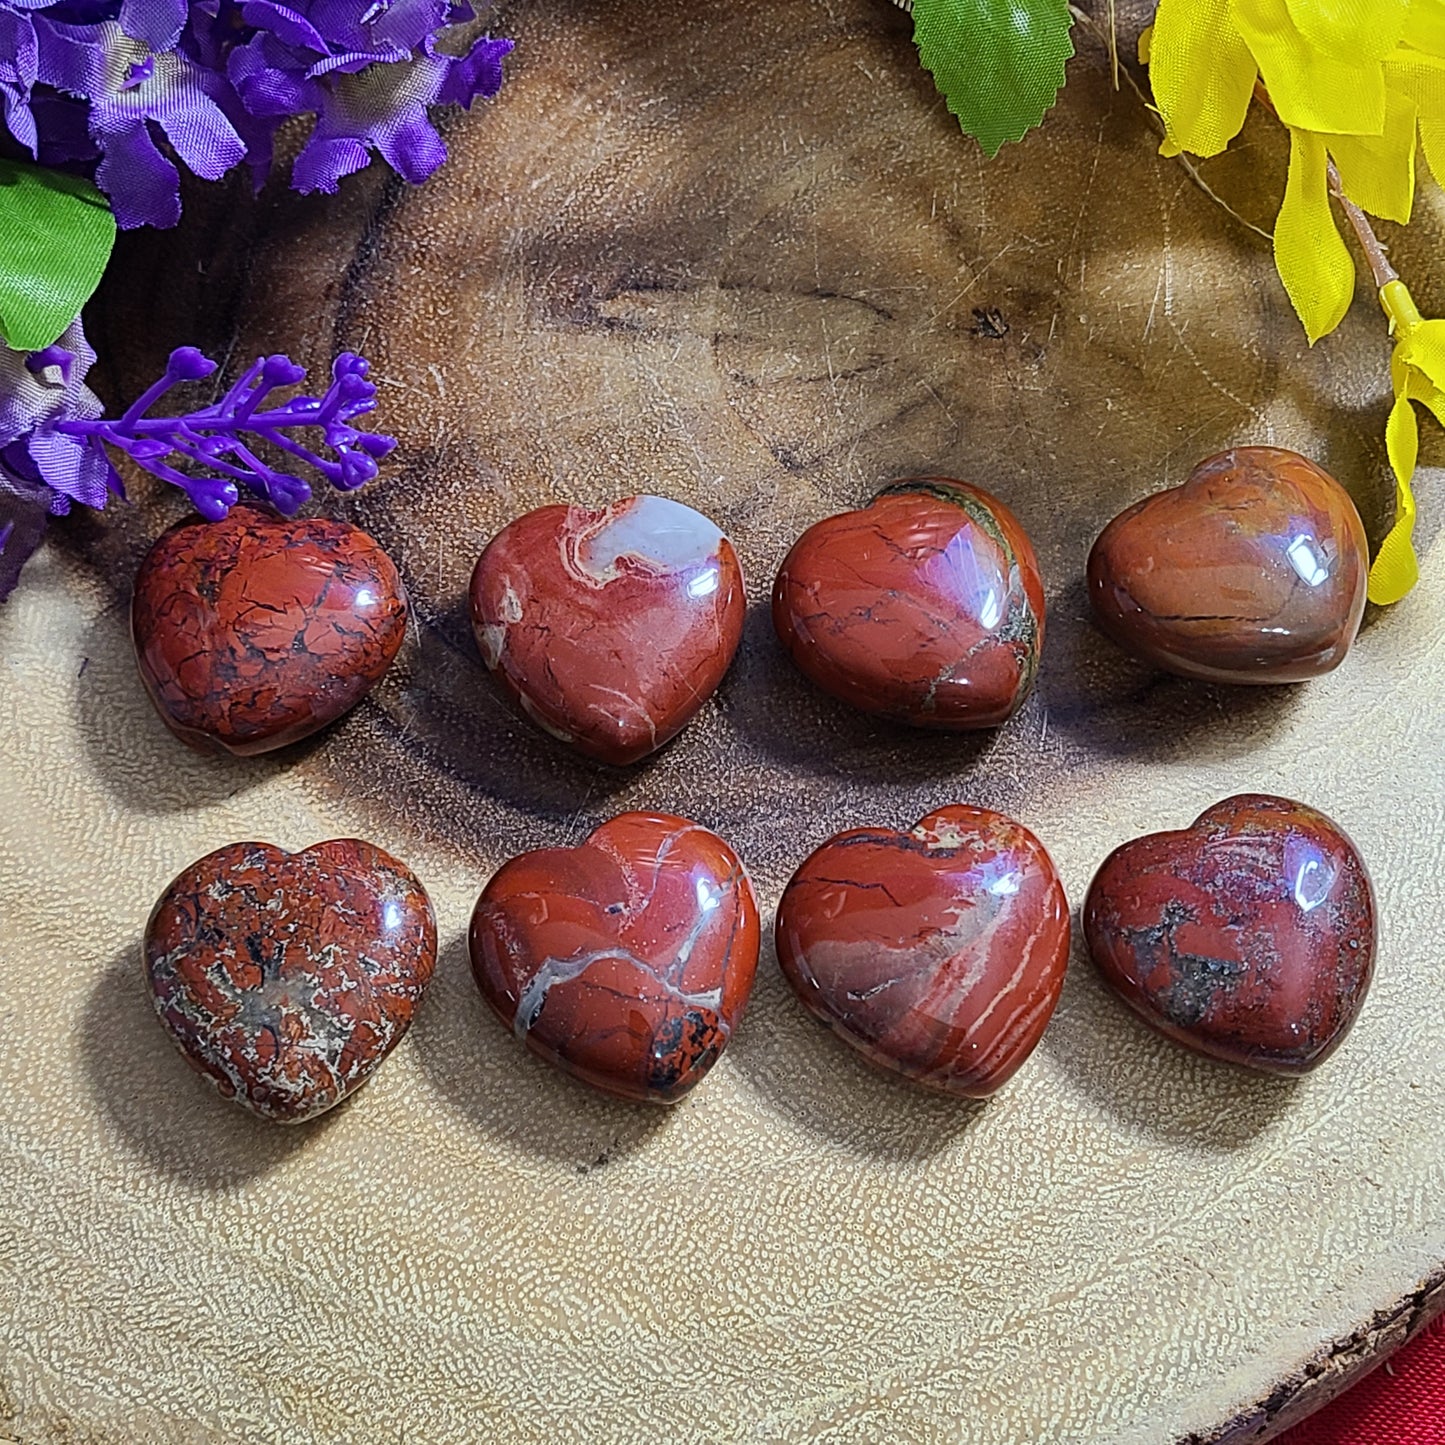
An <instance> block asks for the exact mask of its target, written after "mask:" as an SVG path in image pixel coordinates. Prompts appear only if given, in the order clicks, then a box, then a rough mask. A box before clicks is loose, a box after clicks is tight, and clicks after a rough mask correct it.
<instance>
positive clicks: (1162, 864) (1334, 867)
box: [1084, 794, 1375, 1074]
mask: <svg viewBox="0 0 1445 1445" xmlns="http://www.w3.org/2000/svg"><path fill="white" fill-rule="evenodd" d="M1084 935H1085V937H1086V939H1087V940H1088V945H1089V952H1090V954H1091V955H1092V956H1093V959H1094V962H1095V963H1096V964H1097V965H1098V967H1099V969H1100V971H1101V972H1102V973H1103V975H1104V977H1105V978H1106V979H1107V980H1108V981H1109V983H1110V984H1112V985H1113V987H1114V988H1115V989H1116V990H1117V991H1118V992H1119V994H1120V995H1121V997H1122V998H1123V999H1124V1000H1125V1002H1126V1003H1128V1004H1129V1005H1130V1006H1131V1007H1132V1008H1133V1009H1134V1010H1135V1012H1136V1013H1138V1014H1139V1016H1140V1017H1141V1018H1143V1019H1144V1021H1145V1022H1146V1023H1148V1024H1149V1025H1151V1026H1152V1027H1153V1028H1156V1029H1158V1030H1159V1032H1160V1033H1162V1034H1164V1035H1166V1036H1167V1037H1169V1038H1171V1039H1174V1040H1175V1041H1176V1042H1178V1043H1181V1044H1186V1045H1188V1046H1189V1047H1190V1048H1193V1049H1197V1050H1199V1052H1201V1053H1205V1054H1211V1055H1213V1056H1215V1057H1216V1058H1221V1059H1228V1060H1230V1061H1231V1062H1233V1063H1237V1064H1247V1065H1250V1066H1251V1067H1253V1068H1256V1069H1264V1070H1266V1071H1269V1072H1272V1073H1281V1074H1302V1073H1304V1072H1306V1071H1307V1070H1309V1069H1312V1068H1314V1067H1315V1066H1316V1065H1317V1064H1319V1063H1321V1062H1322V1061H1323V1060H1324V1059H1325V1058H1327V1057H1328V1056H1329V1054H1330V1053H1332V1052H1333V1051H1334V1049H1335V1048H1337V1047H1338V1045H1339V1043H1340V1041H1341V1040H1342V1039H1343V1038H1344V1036H1345V1034H1346V1033H1347V1032H1348V1031H1349V1029H1350V1026H1351V1025H1352V1024H1353V1023H1354V1021H1355V1017H1356V1015H1358V1013H1359V1011H1360V1005H1361V1004H1362V1003H1363V1002H1364V999H1365V992H1366V990H1367V989H1368V988H1369V986H1370V975H1371V972H1372V969H1373V966H1374V957H1375V900H1374V894H1373V892H1372V890H1371V886H1370V878H1369V874H1368V872H1367V871H1366V869H1365V864H1364V862H1363V860H1362V859H1361V858H1360V855H1359V853H1358V852H1356V850H1355V847H1354V844H1352V843H1351V842H1350V840H1349V838H1347V837H1346V836H1345V834H1344V832H1343V831H1342V830H1341V829H1340V828H1339V826H1338V825H1337V824H1335V823H1333V822H1331V821H1330V819H1329V818H1327V817H1325V815H1324V814H1323V813H1319V812H1316V811H1315V810H1314V809H1313V808H1309V807H1306V806H1305V805H1304V804H1303V803H1295V802H1291V801H1290V800H1289V799H1288V798H1275V797H1269V796H1266V795H1256V794H1243V795H1241V796H1239V797H1234V798H1226V799H1225V800H1224V801H1223V802H1222V803H1216V804H1215V805H1214V806H1213V807H1212V808H1210V809H1208V810H1207V811H1206V812H1204V813H1202V814H1201V815H1200V817H1199V819H1198V820H1197V821H1196V822H1195V823H1194V825H1193V826H1192V827H1190V828H1186V829H1184V830H1182V831H1180V832H1173V833H1150V834H1148V835H1147V836H1145V837H1143V838H1136V839H1135V840H1134V841H1133V842H1132V843H1126V844H1124V846H1123V847H1122V848H1118V849H1116V850H1115V851H1114V852H1113V853H1112V854H1110V856H1109V858H1108V859H1107V860H1106V862H1105V863H1104V866H1103V867H1102V868H1100V869H1099V872H1098V874H1097V875H1096V877H1095V878H1094V881H1093V883H1092V884H1091V885H1090V887H1089V895H1088V899H1087V901H1086V902H1085V905H1084Z"/></svg>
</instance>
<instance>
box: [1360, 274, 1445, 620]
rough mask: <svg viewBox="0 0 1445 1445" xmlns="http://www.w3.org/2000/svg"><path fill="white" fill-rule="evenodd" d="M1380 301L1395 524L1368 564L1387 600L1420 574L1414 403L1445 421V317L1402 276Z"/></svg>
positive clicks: (1376, 590) (1374, 591) (1378, 597)
mask: <svg viewBox="0 0 1445 1445" xmlns="http://www.w3.org/2000/svg"><path fill="white" fill-rule="evenodd" d="M1380 304H1381V305H1382V306H1383V307H1384V308H1385V315H1386V316H1388V317H1389V318H1390V329H1391V331H1392V332H1393V333H1394V335H1395V351H1394V355H1393V356H1391V358H1390V380H1391V382H1392V384H1393V385H1394V389H1395V404H1394V406H1392V407H1391V408H1390V419H1389V421H1388V422H1386V424H1385V450H1386V452H1387V453H1388V454H1389V458H1390V468H1391V470H1392V471H1393V472H1394V473H1395V525H1394V526H1393V527H1392V528H1391V529H1390V532H1389V535H1388V536H1387V537H1386V538H1385V540H1384V541H1383V542H1382V543H1381V544H1380V550H1379V552H1378V553H1377V554H1376V556H1375V561H1374V564H1373V565H1372V566H1371V568H1370V601H1371V602H1379V603H1383V604H1388V603H1391V602H1398V601H1399V600H1400V599H1401V598H1402V597H1403V596H1404V595H1405V594H1406V593H1407V592H1408V591H1409V590H1410V589H1411V588H1412V587H1413V586H1414V585H1415V583H1416V582H1417V581H1418V580H1419V576H1420V564H1419V562H1418V560H1417V559H1416V557H1415V544H1414V542H1413V540H1412V538H1413V535H1414V531H1415V497H1414V493H1413V492H1412V491H1411V490H1410V482H1411V479H1412V478H1413V477H1414V475H1415V462H1416V458H1417V457H1418V455H1419V450H1420V431H1419V426H1418V423H1417V421H1416V418H1415V408H1414V405H1413V403H1415V402H1417V401H1418V402H1420V403H1421V404H1422V405H1424V406H1427V407H1429V409H1430V410H1431V411H1432V412H1434V413H1435V419H1436V420H1437V421H1438V422H1440V423H1441V424H1442V425H1445V321H1425V320H1423V319H1422V318H1421V316H1420V312H1419V310H1418V309H1417V308H1416V306H1415V302H1414V301H1413V299H1412V298H1411V296H1410V293H1409V291H1408V290H1407V289H1406V288H1405V283H1404V282H1403V281H1388V282H1386V283H1385V285H1384V286H1383V287H1382V288H1381V289H1380Z"/></svg>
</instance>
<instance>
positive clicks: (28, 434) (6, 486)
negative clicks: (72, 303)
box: [0, 319, 116, 516]
mask: <svg viewBox="0 0 1445 1445" xmlns="http://www.w3.org/2000/svg"><path fill="white" fill-rule="evenodd" d="M94 364H95V352H94V351H92V350H91V349H90V343H89V342H88V341H86V339H85V332H84V331H82V330H81V327H80V322H79V320H78V319H77V320H75V321H72V322H71V323H70V325H69V327H67V328H66V331H65V334H64V335H63V336H62V337H61V338H60V340H59V341H58V342H56V343H55V345H54V346H47V347H46V348H45V350H44V351H31V352H25V351H11V350H10V349H9V348H8V347H4V346H0V492H5V493H7V494H8V495H10V496H17V497H20V498H22V499H24V500H26V501H31V502H43V504H44V506H45V509H46V510H47V511H49V512H50V513H52V514H53V515H56V516H60V515H63V514H64V513H66V512H68V511H69V510H70V504H71V502H72V501H76V502H83V503H84V504H85V505H86V506H87V507H103V506H104V505H105V501H106V495H107V493H108V492H110V491H113V490H116V486H115V484H113V483H112V481H111V470H110V468H109V466H108V465H107V464H106V462H105V460H104V458H100V459H99V460H97V459H96V458H95V457H94V456H93V455H92V453H91V451H90V449H89V448H87V447H86V445H85V443H84V442H83V441H81V440H80V439H79V438H76V437H72V436H67V435H65V434H64V433H63V432H60V431H57V430H56V428H57V427H58V426H59V425H60V424H61V423H63V422H68V421H77V420H78V421H90V420H93V419H94V418H96V417H98V416H100V414H101V412H102V411H104V409H105V408H104V407H102V406H101V404H100V398H99V397H98V396H96V394H95V393H94V392H93V391H91V389H90V388H89V387H88V386H86V384H85V377H86V373H87V372H89V370H90V368H91V367H92V366H93V365H94Z"/></svg>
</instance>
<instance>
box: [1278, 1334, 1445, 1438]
mask: <svg viewBox="0 0 1445 1445" xmlns="http://www.w3.org/2000/svg"><path fill="white" fill-rule="evenodd" d="M1276 1445H1445V1318H1441V1319H1438V1320H1436V1321H1435V1322H1434V1323H1433V1324H1432V1325H1430V1326H1429V1328H1428V1329H1426V1330H1425V1331H1424V1333H1422V1334H1420V1335H1418V1336H1417V1337H1416V1338H1415V1339H1413V1340H1411V1341H1410V1343H1409V1344H1408V1345H1406V1346H1405V1347H1404V1349H1402V1350H1398V1351H1396V1353H1395V1354H1394V1355H1392V1356H1391V1357H1390V1359H1389V1360H1388V1361H1387V1362H1386V1363H1385V1364H1384V1365H1382V1366H1381V1367H1380V1368H1379V1369H1378V1370H1372V1371H1371V1372H1370V1373H1369V1374H1368V1375H1366V1376H1365V1378H1364V1379H1363V1380H1361V1381H1360V1383H1359V1384H1358V1385H1356V1386H1355V1387H1354V1388H1353V1389H1350V1390H1347V1391H1346V1392H1345V1393H1344V1394H1343V1395H1341V1396H1340V1398H1339V1399H1338V1400H1335V1401H1333V1402H1332V1403H1331V1404H1329V1405H1326V1406H1325V1408H1324V1409H1323V1410H1320V1411H1318V1412H1317V1413H1316V1414H1313V1415H1311V1416H1310V1417H1309V1419H1307V1420H1302V1421H1301V1422H1300V1423H1299V1424H1298V1425H1296V1426H1294V1428H1293V1429H1290V1430H1286V1431H1285V1432H1284V1434H1283V1435H1281V1436H1280V1437H1279V1439H1278V1441H1277V1442H1276Z"/></svg>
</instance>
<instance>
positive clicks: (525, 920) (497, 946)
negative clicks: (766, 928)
mask: <svg viewBox="0 0 1445 1445" xmlns="http://www.w3.org/2000/svg"><path fill="white" fill-rule="evenodd" d="M471 955H472V971H473V973H474V974H475V976H476V980H477V985H478V987H479V988H480V989H481V991H482V995H483V997H485V999H486V1000H487V1002H488V1003H489V1004H490V1005H491V1006H492V1008H493V1009H494V1010H495V1011H496V1013H497V1015H498V1016H499V1017H500V1018H501V1020H502V1022H503V1023H504V1024H506V1026H507V1027H508V1028H509V1029H511V1030H512V1031H513V1032H514V1033H515V1034H516V1036H517V1037H518V1038H519V1039H522V1040H524V1041H525V1042H526V1044H527V1045H528V1046H529V1047H530V1048H531V1049H532V1050H533V1051H534V1052H535V1053H537V1054H540V1055H541V1056H542V1057H543V1058H544V1059H546V1060H548V1061H549V1062H550V1063H553V1064H556V1065H558V1066H559V1067H560V1068H563V1069H565V1070H566V1071H567V1072H568V1073H570V1074H574V1075H576V1077H577V1078H579V1079H583V1080H585V1081H586V1082H587V1083H589V1084H592V1085H594V1086H595V1087H596V1088H599V1089H602V1090H604V1091H606V1092H607V1093H609V1094H616V1095H619V1096H620V1097H622V1098H624V1099H637V1100H645V1101H649V1102H653V1103H664V1104H670V1103H674V1102H676V1101H677V1100H678V1099H680V1098H681V1097H682V1096H683V1095H684V1094H685V1093H687V1091H688V1090H689V1089H691V1088H692V1087H693V1085H694V1084H696V1083H697V1081H698V1080H699V1079H701V1078H702V1076H703V1075H704V1074H705V1073H707V1071H708V1070H709V1069H710V1068H711V1067H712V1066H713V1064H714V1063H716V1062H717V1059H718V1055H719V1054H721V1053H722V1051H723V1048H724V1046H725V1045H726V1044H727V1041H728V1038H729V1037H730V1036H731V1034H732V1031H733V1029H734V1027H735V1026H736V1024H737V1021H738V1019H739V1017H740V1016H741V1014H742V1010H743V1005H744V1004H745V1003H746V1002H747V997H748V993H749V991H750V990H751V989H752V986H753V975H754V973H755V972H756V971H757V966H758V908H757V903H756V902H755V901H754V898H753V890H752V885H751V884H750V883H749V882H748V877H747V874H746V873H745V872H744V871H743V865H742V864H741V863H740V862H739V861H738V858H737V855H736V854H735V853H734V852H733V851H732V849H731V848H729V847H728V845H727V844H726V843H724V842H723V840H722V839H721V838H719V837H718V836H717V835H716V834H714V833H710V832H708V830H707V829H706V828H703V827H700V826H699V825H698V824H696V823H690V822H689V821H688V820H687V819H686V818H677V817H673V816H671V815H669V814H663V813H623V814H621V815H620V816H618V817H616V818H613V819H612V820H611V821H610V822H607V823H604V824H603V825H602V826H601V827H600V828H597V829H596V830H595V831H594V832H593V833H592V834H591V835H590V836H589V837H588V838H587V840H586V841H585V842H584V843H583V844H582V845H581V846H580V847H577V848H542V849H538V850H536V851H535V852H531V853H523V854H522V855H521V856H520V857H517V858H513V859H512V861H511V862H510V863H507V864H505V865H504V866H503V867H502V868H501V869H500V870H499V871H498V872H497V873H496V874H495V875H494V876H493V878H492V880H491V882H489V883H488V884H487V886H486V889H485V890H484V891H483V893H482V896H481V897H480V898H479V899H478V900H477V906H476V909H475V911H474V912H473V914H472V928H471Z"/></svg>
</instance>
